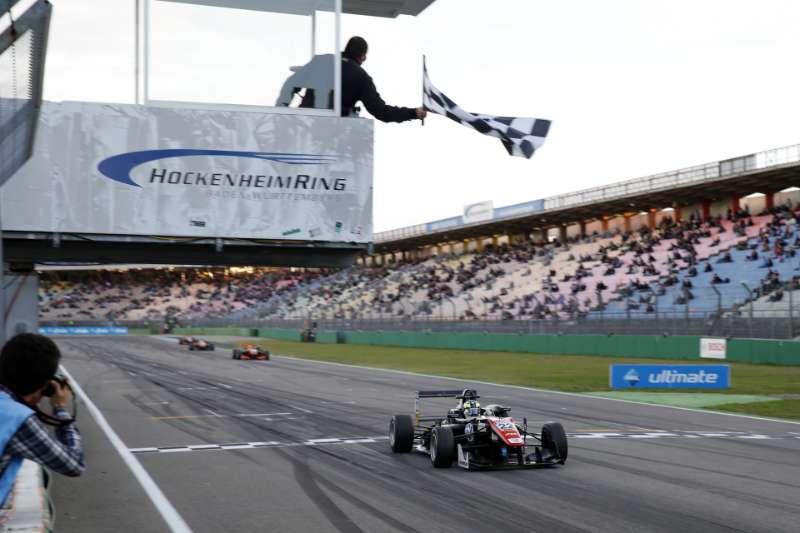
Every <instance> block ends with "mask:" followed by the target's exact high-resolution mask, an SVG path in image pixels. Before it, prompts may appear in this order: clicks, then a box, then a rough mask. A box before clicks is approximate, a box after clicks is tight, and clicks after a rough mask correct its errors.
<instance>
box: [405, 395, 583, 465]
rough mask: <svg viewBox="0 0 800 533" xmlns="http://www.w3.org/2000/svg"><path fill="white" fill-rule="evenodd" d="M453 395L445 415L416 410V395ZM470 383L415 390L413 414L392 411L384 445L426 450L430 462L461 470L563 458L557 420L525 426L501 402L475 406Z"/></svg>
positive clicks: (559, 462) (555, 462)
mask: <svg viewBox="0 0 800 533" xmlns="http://www.w3.org/2000/svg"><path fill="white" fill-rule="evenodd" d="M424 398H456V399H458V400H459V404H458V406H457V407H456V408H453V409H450V410H449V411H448V413H447V415H445V416H422V413H421V411H420V400H421V399H424ZM478 398H480V396H478V393H477V392H476V391H475V390H472V389H464V390H461V391H458V390H438V391H419V392H417V395H416V399H415V402H414V411H415V417H414V418H413V419H412V417H411V416H409V415H403V414H398V415H394V416H393V417H392V420H391V422H390V423H389V445H390V446H391V448H392V451H393V452H395V453H407V452H410V451H412V450H414V451H417V452H420V453H424V454H427V455H429V456H430V458H431V463H433V466H434V467H436V468H450V467H451V466H452V464H453V461H457V463H458V466H460V467H462V468H465V469H467V470H492V469H514V468H540V467H545V466H554V465H563V464H564V463H565V462H566V460H567V451H568V448H567V435H566V433H565V432H564V427H563V426H562V425H561V424H559V423H558V422H548V423H546V424H544V425H543V426H542V430H541V433H539V434H536V433H533V432H531V431H528V421H527V419H526V418H523V419H522V423H520V422H518V421H516V420H514V419H513V418H511V417H510V416H509V413H510V411H511V409H510V408H508V407H503V406H502V405H496V404H493V405H487V406H486V407H483V408H481V407H480V403H478Z"/></svg>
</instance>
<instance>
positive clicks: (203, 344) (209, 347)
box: [189, 339, 214, 352]
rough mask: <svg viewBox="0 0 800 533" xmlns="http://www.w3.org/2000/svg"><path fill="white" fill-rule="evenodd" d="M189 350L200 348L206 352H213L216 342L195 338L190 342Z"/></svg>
mask: <svg viewBox="0 0 800 533" xmlns="http://www.w3.org/2000/svg"><path fill="white" fill-rule="evenodd" d="M189 350H192V351H194V350H200V351H204V352H206V351H207V352H213V351H214V343H211V342H208V341H206V340H203V339H194V342H193V343H191V344H189Z"/></svg>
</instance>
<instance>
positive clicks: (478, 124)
mask: <svg viewBox="0 0 800 533" xmlns="http://www.w3.org/2000/svg"><path fill="white" fill-rule="evenodd" d="M422 69H423V73H422V74H423V75H422V105H423V106H424V107H425V109H427V110H428V111H430V112H431V113H437V114H439V115H444V116H446V117H448V118H450V119H452V120H455V121H456V122H458V123H459V124H463V125H464V126H468V127H470V128H473V129H475V130H477V131H479V132H481V133H483V134H484V135H490V136H492V137H496V138H498V139H500V141H502V143H503V146H505V147H506V150H508V153H509V155H515V156H519V157H525V158H528V159H530V158H531V157H532V156H533V154H534V153H535V152H536V150H538V149H539V147H540V146H542V144H544V139H545V137H547V132H548V131H549V130H550V121H549V120H543V119H540V118H524V117H498V116H494V115H482V114H479V113H470V112H469V111H464V110H463V109H461V108H460V107H458V105H457V104H456V103H455V102H453V101H452V100H450V99H449V98H448V97H447V96H445V94H444V93H442V91H440V90H439V89H437V88H436V87H435V86H434V85H433V84H432V83H431V80H430V78H428V67H427V66H426V65H425V61H424V59H423V63H422Z"/></svg>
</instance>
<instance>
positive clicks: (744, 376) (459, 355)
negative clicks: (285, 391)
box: [257, 339, 800, 419]
mask: <svg viewBox="0 0 800 533" xmlns="http://www.w3.org/2000/svg"><path fill="white" fill-rule="evenodd" d="M257 342H258V343H259V344H261V345H263V346H264V347H266V348H268V349H269V350H270V351H271V352H273V353H276V354H282V355H291V356H294V357H301V358H304V359H313V360H317V361H328V362H333V363H344V364H353V365H362V366H369V367H375V368H390V369H395V370H405V371H408V372H417V373H421V374H432V375H438V376H447V377H453V378H462V379H477V380H481V381H491V382H494V383H505V384H509V385H521V386H526V387H537V388H543V389H552V390H558V391H567V392H600V391H608V390H610V389H609V388H608V365H610V364H612V363H644V364H654V363H656V361H654V360H652V359H631V358H615V357H596V356H577V355H574V356H573V355H569V356H567V355H539V354H527V353H509V352H482V351H471V350H441V349H427V348H400V347H390V346H365V345H355V344H314V343H300V342H291V341H282V340H273V339H258V341H257ZM657 362H658V363H664V364H669V363H676V364H687V361H685V360H659V361H657ZM730 365H731V381H732V383H733V385H732V386H731V388H730V389H728V390H726V391H725V394H752V395H768V396H775V397H776V400H775V401H769V402H765V401H761V402H757V403H742V404H739V403H733V404H724V405H719V406H717V407H715V408H714V409H716V410H720V411H730V412H736V413H745V414H752V415H760V416H770V417H777V418H794V419H800V400H788V399H781V396H783V395H788V394H794V395H796V394H798V393H800V367H788V366H773V365H750V364H742V363H730ZM688 392H691V393H695V394H696V393H698V392H701V391H697V390H688ZM670 393H671V394H674V393H675V391H670ZM703 394H720V393H715V392H703ZM709 403H716V402H714V401H710V402H709ZM767 413H769V414H767Z"/></svg>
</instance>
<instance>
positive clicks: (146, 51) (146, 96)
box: [142, 0, 150, 105]
mask: <svg viewBox="0 0 800 533" xmlns="http://www.w3.org/2000/svg"><path fill="white" fill-rule="evenodd" d="M143 2H144V13H143V17H142V18H143V21H142V24H143V27H144V32H143V35H142V41H143V50H142V63H143V66H144V68H143V69H142V70H143V72H142V81H143V86H142V94H143V98H142V103H143V104H144V105H147V103H148V102H149V101H150V0H143Z"/></svg>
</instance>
